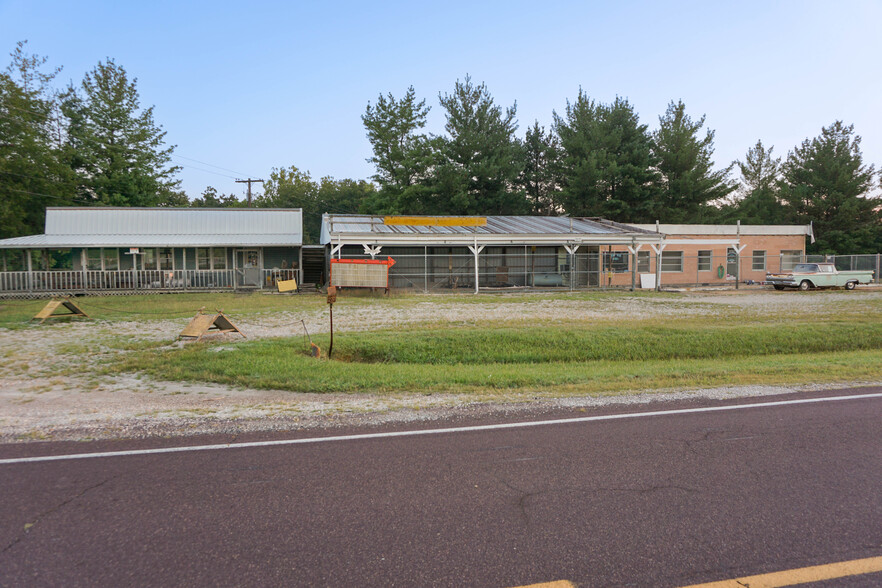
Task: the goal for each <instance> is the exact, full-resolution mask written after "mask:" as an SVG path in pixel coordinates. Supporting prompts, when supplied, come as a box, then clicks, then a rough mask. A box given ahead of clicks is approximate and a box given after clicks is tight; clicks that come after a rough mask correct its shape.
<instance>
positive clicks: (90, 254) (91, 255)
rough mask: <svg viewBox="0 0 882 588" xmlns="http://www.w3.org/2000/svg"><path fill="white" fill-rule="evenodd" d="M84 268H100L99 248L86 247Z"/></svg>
mask: <svg viewBox="0 0 882 588" xmlns="http://www.w3.org/2000/svg"><path fill="white" fill-rule="evenodd" d="M86 269H87V270H100V269H101V250H100V249H87V250H86Z"/></svg>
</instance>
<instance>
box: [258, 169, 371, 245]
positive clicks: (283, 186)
mask: <svg viewBox="0 0 882 588" xmlns="http://www.w3.org/2000/svg"><path fill="white" fill-rule="evenodd" d="M375 193H376V189H375V188H374V185H373V184H371V183H370V182H366V181H364V180H350V179H345V180H335V179H334V178H331V177H324V178H322V179H321V181H319V182H316V181H315V180H313V179H312V176H311V175H310V173H309V172H308V171H307V172H302V171H300V170H299V169H297V167H295V166H293V165H292V166H290V167H287V168H284V167H283V168H273V170H272V172H270V175H269V179H268V180H267V181H266V182H265V183H264V192H263V194H262V195H260V196H258V197H257V198H256V199H255V205H256V206H259V207H263V208H300V209H301V210H302V211H303V242H304V243H308V244H313V243H318V239H319V236H320V230H321V222H322V214H324V213H326V212H330V213H338V214H347V213H348V214H353V213H357V212H359V211H362V210H363V208H364V203H365V202H366V201H367V200H369V199H370V198H371V197H372V196H374V195H375Z"/></svg>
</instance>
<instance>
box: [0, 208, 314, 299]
mask: <svg viewBox="0 0 882 588" xmlns="http://www.w3.org/2000/svg"><path fill="white" fill-rule="evenodd" d="M302 245H303V227H302V213H301V210H300V209H260V208H110V207H108V208H97V207H57V208H47V209H46V232H45V233H44V234H42V235H31V236H27V237H15V238H12V239H3V240H0V293H19V292H65V293H75V292H92V291H141V290H190V289H193V290H216V289H248V288H251V289H256V288H266V287H272V286H274V284H275V282H276V281H277V280H279V279H291V278H297V279H298V282H299V279H300V277H301V276H300V269H301V267H302V259H301V256H302Z"/></svg>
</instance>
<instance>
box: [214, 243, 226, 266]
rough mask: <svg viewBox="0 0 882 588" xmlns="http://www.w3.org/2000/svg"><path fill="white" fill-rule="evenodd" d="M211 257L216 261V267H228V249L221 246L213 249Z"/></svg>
mask: <svg viewBox="0 0 882 588" xmlns="http://www.w3.org/2000/svg"><path fill="white" fill-rule="evenodd" d="M211 258H212V261H213V262H214V269H227V250H226V249H224V248H223V247H219V248H216V249H212V250H211Z"/></svg>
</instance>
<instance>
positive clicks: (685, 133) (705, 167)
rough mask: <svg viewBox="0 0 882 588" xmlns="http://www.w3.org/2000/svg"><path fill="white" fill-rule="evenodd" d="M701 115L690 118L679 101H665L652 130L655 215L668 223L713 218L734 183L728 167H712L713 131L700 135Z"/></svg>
mask: <svg viewBox="0 0 882 588" xmlns="http://www.w3.org/2000/svg"><path fill="white" fill-rule="evenodd" d="M704 122H705V117H704V116H702V117H701V118H700V119H699V120H697V121H693V120H692V117H690V116H689V115H688V114H686V105H685V104H683V101H682V100H681V101H678V102H677V103H674V102H673V101H672V102H671V103H670V104H669V105H668V109H667V111H666V112H665V114H664V116H660V117H659V128H658V130H656V131H655V133H654V134H653V142H654V151H655V154H656V157H657V158H658V162H659V163H658V169H659V171H660V172H661V192H660V194H659V198H658V202H657V209H656V216H657V217H658V218H659V219H660V220H662V221H664V222H669V223H702V222H711V221H714V220H716V216H717V213H718V211H719V209H718V208H717V207H716V206H714V205H713V204H714V203H715V202H718V201H722V200H723V199H724V198H726V196H728V195H729V194H730V193H731V192H732V191H733V190H735V188H736V186H735V185H734V184H732V183H731V182H730V181H729V179H728V176H729V172H730V171H731V170H732V165H730V166H729V167H727V168H725V169H722V170H716V171H714V169H713V166H714V162H713V161H712V159H711V158H712V157H713V153H714V148H713V143H714V131H712V130H710V129H707V131H705V134H704V137H702V136H701V135H700V133H701V129H702V127H704Z"/></svg>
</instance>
